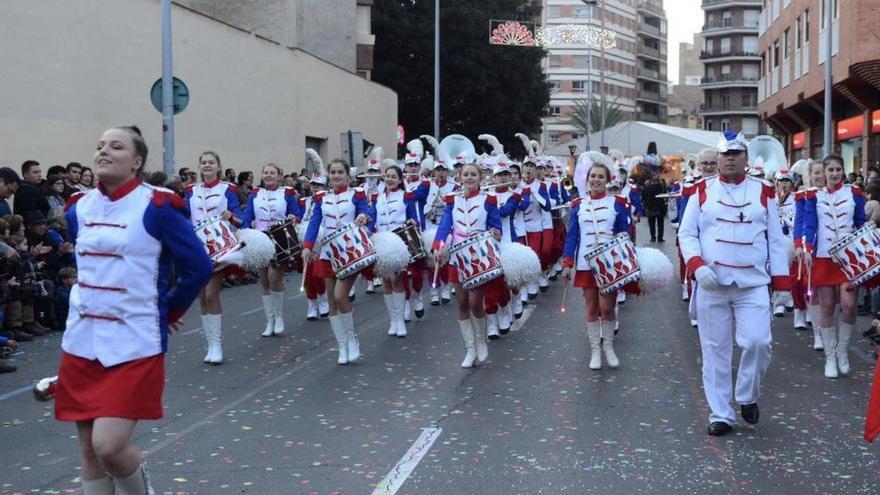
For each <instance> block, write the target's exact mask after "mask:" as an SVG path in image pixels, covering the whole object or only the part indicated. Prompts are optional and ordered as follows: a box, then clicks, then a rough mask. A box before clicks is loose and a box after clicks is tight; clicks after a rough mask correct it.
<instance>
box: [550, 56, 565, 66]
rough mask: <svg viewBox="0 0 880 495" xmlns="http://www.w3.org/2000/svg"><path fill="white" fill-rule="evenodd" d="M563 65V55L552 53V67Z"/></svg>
mask: <svg viewBox="0 0 880 495" xmlns="http://www.w3.org/2000/svg"><path fill="white" fill-rule="evenodd" d="M559 67H562V55H550V68H551V69H557V68H559Z"/></svg>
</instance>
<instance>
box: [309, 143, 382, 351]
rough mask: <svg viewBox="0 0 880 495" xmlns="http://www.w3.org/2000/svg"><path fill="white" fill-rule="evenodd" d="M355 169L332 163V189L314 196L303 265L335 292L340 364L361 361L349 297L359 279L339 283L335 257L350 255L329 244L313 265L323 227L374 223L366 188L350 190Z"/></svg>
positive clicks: (333, 302)
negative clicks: (334, 263)
mask: <svg viewBox="0 0 880 495" xmlns="http://www.w3.org/2000/svg"><path fill="white" fill-rule="evenodd" d="M350 170H351V167H350V166H349V164H348V162H346V161H345V160H342V159H335V160H333V161H331V162H330V166H329V169H328V175H329V177H330V180H329V182H330V190H329V191H327V192H321V193H318V194H316V195H315V196H314V198H313V199H312V201H314V208H313V212H312V218H311V219H310V220H309V227H308V229H307V230H306V235H305V240H304V241H303V253H302V256H303V262H304V264H305V270H317V271H318V273H319V274H320V275H321V276H322V277H323V278H324V283H325V284H326V286H327V290H328V291H330V293H331V296H332V297H331V298H330V328H331V329H332V330H333V336H334V337H335V338H336V343H337V345H338V347H339V357H338V359H337V360H336V362H337V363H338V364H348V363H352V362H354V361H356V360H357V359H358V358H360V355H361V352H360V343H359V342H358V338H357V333H356V332H355V329H354V315H353V313H352V306H351V301H350V300H349V298H348V293H349V290H350V289H351V287H352V285H353V284H354V281H355V278H356V277H355V276H354V275H352V276H348V277H346V278H343V279H339V280H337V278H336V273H335V272H334V271H333V267H332V265H331V263H330V257H331V256H332V255H333V254H336V255H338V256H344V255H347V254H349V253H348V252H345V253H334V252H333V250H331V247H330V246H329V245H328V243H322V245H321V256H320V260H319V261H317V262H315V263H309V259H310V257H311V255H312V248H314V246H315V242H316V241H317V240H318V231H319V229H320V228H321V227H323V228H324V231H325V232H326V233H327V235H330V234H332V233H333V232H334V231H336V230H338V229H341V228H345V227H347V226H349V225H354V226H355V227H357V228H356V229H355V230H354V232H355V233H357V232H358V231H359V230H360V229H362V228H363V227H365V226H366V225H367V224H368V223H369V222H370V206H369V204H368V201H367V195H366V193H365V192H364V190H363V189H361V188H359V187H357V188H350V187H349V183H350V182H351V173H350Z"/></svg>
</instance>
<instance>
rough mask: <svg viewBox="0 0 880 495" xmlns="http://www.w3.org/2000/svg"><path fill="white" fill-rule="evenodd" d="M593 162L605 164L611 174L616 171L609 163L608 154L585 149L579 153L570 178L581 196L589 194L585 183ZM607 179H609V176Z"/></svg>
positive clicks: (584, 196) (588, 188)
mask: <svg viewBox="0 0 880 495" xmlns="http://www.w3.org/2000/svg"><path fill="white" fill-rule="evenodd" d="M594 163H601V164H603V165H605V166H606V167H608V169H609V170H611V173H612V174H614V173H615V172H616V171H615V170H614V164H613V163H611V159H610V158H608V156H606V155H603V154H602V153H599V152H598V151H585V152H583V153H581V155H580V156H579V157H578V160H577V165H576V166H575V168H574V177H573V178H572V180H573V181H574V186H575V187H576V188H577V190H578V194H579V195H580V197H582V198H586V197H587V196H588V195H589V194H590V187H589V186H588V185H587V175H588V174H589V173H590V167H592V166H593V164H594ZM608 179H609V180H611V178H610V177H609V178H608Z"/></svg>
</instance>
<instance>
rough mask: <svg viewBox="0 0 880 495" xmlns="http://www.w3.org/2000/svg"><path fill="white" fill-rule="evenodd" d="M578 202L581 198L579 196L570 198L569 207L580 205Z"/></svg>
mask: <svg viewBox="0 0 880 495" xmlns="http://www.w3.org/2000/svg"><path fill="white" fill-rule="evenodd" d="M580 204H581V198H579V197H578V198H574V199H573V200H571V207H572V208H574V207H575V206H580Z"/></svg>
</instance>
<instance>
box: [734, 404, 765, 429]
mask: <svg viewBox="0 0 880 495" xmlns="http://www.w3.org/2000/svg"><path fill="white" fill-rule="evenodd" d="M739 410H740V412H741V413H742V417H743V419H744V420H746V423H748V424H750V425H753V424H756V423H757V422H758V418H760V417H761V411H760V409H758V404H757V403H755V404H745V405H743V406H740V407H739Z"/></svg>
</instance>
